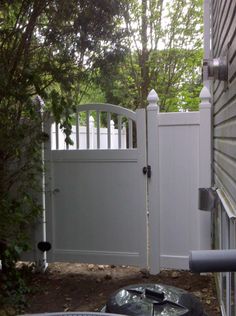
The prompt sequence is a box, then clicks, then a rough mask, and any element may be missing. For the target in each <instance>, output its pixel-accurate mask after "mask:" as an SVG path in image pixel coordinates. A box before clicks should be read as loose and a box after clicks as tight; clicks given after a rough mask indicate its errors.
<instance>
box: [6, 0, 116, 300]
mask: <svg viewBox="0 0 236 316" xmlns="http://www.w3.org/2000/svg"><path fill="white" fill-rule="evenodd" d="M121 10H122V1H118V0H98V1H95V2H92V1H89V0H68V1H63V0H53V1H49V0H23V1H22V0H21V1H20V0H15V1H1V3H0V35H1V36H0V126H1V132H0V217H1V221H0V258H1V260H2V261H3V269H4V274H2V277H3V278H5V279H6V278H8V280H7V281H6V280H5V281H4V282H3V286H4V293H5V294H6V295H8V298H9V299H13V298H15V295H13V294H14V293H20V290H19V291H18V292H17V289H18V286H20V284H21V283H20V282H18V281H19V280H18V277H17V274H16V273H15V272H13V269H12V268H13V267H14V263H15V261H16V260H17V259H18V258H19V255H20V253H21V252H22V250H25V249H26V248H27V245H28V244H27V240H28V235H27V232H28V229H29V228H30V225H31V224H32V222H34V220H35V218H36V217H37V216H38V215H39V214H40V211H41V206H40V204H39V203H38V201H37V197H36V195H37V192H39V191H40V190H41V188H40V181H39V178H38V175H39V173H40V172H41V171H42V168H41V145H42V143H43V142H44V141H46V139H47V137H48V135H45V134H44V133H42V130H41V124H42V117H41V104H40V102H39V100H40V99H39V98H37V95H40V96H41V97H43V98H44V100H45V102H46V105H47V108H48V109H49V110H51V111H52V112H53V113H54V117H55V119H56V121H57V122H59V121H60V122H61V124H62V125H63V127H64V129H65V130H66V131H68V130H69V129H70V126H71V119H70V113H71V112H72V110H73V107H74V106H75V103H76V100H78V99H79V98H80V96H81V88H83V87H85V86H86V82H88V81H89V80H90V78H91V76H92V75H93V72H94V69H95V64H96V62H97V60H98V57H99V58H100V59H102V58H104V56H106V54H107V53H108V52H109V54H112V52H116V51H119V50H120V49H121V45H120V38H121V36H122V30H121V29H118V28H117V24H118V23H119V19H120V15H121ZM35 97H36V99H35ZM68 135H69V132H68ZM9 227H10V229H9ZM9 279H11V281H10V280H9ZM0 298H1V295H0Z"/></svg>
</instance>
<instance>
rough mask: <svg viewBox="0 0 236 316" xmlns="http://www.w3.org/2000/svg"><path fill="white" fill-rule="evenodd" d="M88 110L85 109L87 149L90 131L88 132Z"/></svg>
mask: <svg viewBox="0 0 236 316" xmlns="http://www.w3.org/2000/svg"><path fill="white" fill-rule="evenodd" d="M89 115H90V113H89V111H86V139H87V149H89V148H90V135H89V134H90V133H89Z"/></svg>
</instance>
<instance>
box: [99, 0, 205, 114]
mask: <svg viewBox="0 0 236 316" xmlns="http://www.w3.org/2000/svg"><path fill="white" fill-rule="evenodd" d="M125 12H126V14H125V16H124V24H125V26H126V32H127V34H128V36H127V37H126V39H125V43H126V46H127V47H128V51H127V54H126V57H125V59H123V61H122V62H120V63H119V64H118V65H117V64H115V65H114V63H113V64H110V66H108V65H107V64H106V65H105V67H104V69H105V71H107V69H109V72H110V74H112V75H111V76H110V77H109V84H107V82H106V78H105V71H104V70H103V69H102V70H101V75H102V78H101V84H102V86H103V88H104V89H105V90H106V93H107V96H108V97H109V98H111V99H112V98H113V99H114V100H116V101H118V103H125V102H124V100H125V99H123V100H121V99H120V100H118V98H117V95H120V96H124V97H125V96H127V98H128V99H126V100H127V103H129V102H130V101H131V100H130V99H129V97H128V96H129V95H131V96H132V97H131V98H132V101H131V102H132V104H131V107H143V106H145V105H146V104H147V101H146V98H147V94H148V92H149V91H150V90H151V89H152V88H154V89H156V91H157V92H158V94H159V96H160V100H161V110H162V111H173V110H177V109H178V106H181V107H184V108H187V107H188V108H190V109H191V108H193V109H196V108H197V103H198V102H199V101H198V91H199V84H200V66H201V59H202V1H201V0H194V1H190V0H187V1H184V0H174V1H169V0H142V1H138V0H132V1H129V2H127V4H126V11H125ZM111 78H113V81H112V82H111ZM193 85H194V86H195V87H198V88H196V89H194V88H193ZM107 87H108V89H110V88H111V90H110V91H107ZM112 91H113V92H112ZM118 91H119V92H118ZM187 95H188V96H189V97H190V98H191V100H193V99H194V102H191V104H190V103H188V101H189V98H188V99H186V97H187ZM109 98H108V101H109V100H110V99H109ZM177 100H178V101H177Z"/></svg>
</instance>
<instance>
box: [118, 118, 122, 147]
mask: <svg viewBox="0 0 236 316" xmlns="http://www.w3.org/2000/svg"><path fill="white" fill-rule="evenodd" d="M121 128H122V116H121V115H119V116H118V148H119V149H121Z"/></svg>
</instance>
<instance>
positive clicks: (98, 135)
mask: <svg viewBox="0 0 236 316" xmlns="http://www.w3.org/2000/svg"><path fill="white" fill-rule="evenodd" d="M97 149H100V112H99V111H97Z"/></svg>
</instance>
